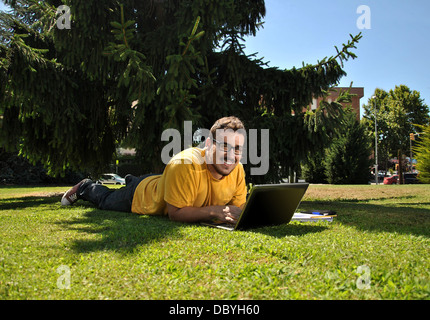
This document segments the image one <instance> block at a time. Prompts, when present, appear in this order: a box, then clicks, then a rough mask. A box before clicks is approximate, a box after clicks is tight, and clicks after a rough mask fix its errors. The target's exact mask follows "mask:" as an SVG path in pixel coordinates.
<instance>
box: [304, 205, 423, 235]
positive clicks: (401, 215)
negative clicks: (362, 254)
mask: <svg viewBox="0 0 430 320" xmlns="http://www.w3.org/2000/svg"><path fill="white" fill-rule="evenodd" d="M426 205H428V204H426V203H394V204H393V205H390V204H386V203H377V201H372V203H370V202H369V201H358V202H357V201H355V200H351V201H349V200H342V201H321V200H319V201H318V202H316V201H309V202H307V201H304V202H302V204H301V205H300V209H301V210H315V209H319V210H334V211H336V213H337V215H338V216H337V217H336V218H335V219H336V221H338V222H340V223H342V224H345V225H351V226H354V227H356V228H358V229H360V230H363V231H371V232H393V233H400V234H411V235H416V236H425V237H430V210H429V209H426V208H423V206H426ZM418 206H420V207H418Z"/></svg>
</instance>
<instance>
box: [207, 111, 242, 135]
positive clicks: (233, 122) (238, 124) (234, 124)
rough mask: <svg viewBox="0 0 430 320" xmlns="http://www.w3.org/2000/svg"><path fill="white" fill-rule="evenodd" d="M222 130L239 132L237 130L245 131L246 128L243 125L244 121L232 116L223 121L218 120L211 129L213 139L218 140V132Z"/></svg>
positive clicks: (222, 119)
mask: <svg viewBox="0 0 430 320" xmlns="http://www.w3.org/2000/svg"><path fill="white" fill-rule="evenodd" d="M220 129H224V130H227V129H230V130H233V131H237V130H240V129H242V130H245V126H244V125H243V123H242V121H241V120H240V119H239V118H238V117H235V116H230V117H224V118H221V119H218V120H217V121H216V122H215V123H214V125H213V126H212V128H211V135H212V137H214V138H216V131H217V130H220Z"/></svg>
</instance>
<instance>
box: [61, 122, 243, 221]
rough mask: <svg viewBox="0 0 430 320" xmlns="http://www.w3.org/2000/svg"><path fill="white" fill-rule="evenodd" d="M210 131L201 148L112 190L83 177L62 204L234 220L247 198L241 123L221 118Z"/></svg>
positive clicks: (190, 218) (181, 217) (179, 218)
mask: <svg viewBox="0 0 430 320" xmlns="http://www.w3.org/2000/svg"><path fill="white" fill-rule="evenodd" d="M210 133H211V136H210V137H209V138H207V139H206V142H205V148H204V149H200V148H189V149H186V150H184V151H182V152H181V153H179V154H177V155H176V156H174V157H173V158H172V159H171V160H170V161H169V163H168V164H167V166H166V168H165V169H164V172H163V174H161V175H145V176H142V177H134V176H131V175H128V176H126V186H125V187H123V188H121V189H116V190H115V189H109V188H108V187H106V186H103V185H100V184H96V183H95V182H94V181H92V180H90V179H84V180H82V181H81V182H80V183H78V184H77V185H75V186H74V187H73V188H71V189H70V190H68V191H67V192H66V193H65V194H64V195H63V198H62V199H61V204H62V205H72V204H73V203H74V202H76V201H77V200H78V199H83V200H87V201H90V202H92V203H94V204H95V205H97V206H98V208H99V209H103V210H114V211H126V212H133V213H138V214H148V215H155V214H158V215H166V214H167V215H168V216H169V218H170V219H171V220H174V221H181V222H204V221H214V220H216V221H220V222H224V223H231V224H235V223H236V221H237V219H238V217H239V215H240V212H241V208H242V207H243V206H244V204H245V202H246V184H245V172H244V170H243V166H242V164H241V163H240V162H239V161H240V158H241V156H242V149H243V144H244V142H245V136H244V126H243V124H242V122H241V121H240V120H239V119H238V118H236V117H225V118H221V119H219V120H217V121H216V122H215V124H214V125H213V126H212V128H211V130H210Z"/></svg>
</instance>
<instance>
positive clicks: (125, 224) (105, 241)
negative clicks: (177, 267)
mask: <svg viewBox="0 0 430 320" xmlns="http://www.w3.org/2000/svg"><path fill="white" fill-rule="evenodd" d="M57 224H58V225H60V226H61V227H62V228H67V229H69V230H73V231H77V232H79V233H81V234H82V236H81V237H80V238H79V239H75V240H74V241H73V244H72V246H71V248H72V249H73V250H74V251H76V252H79V253H84V252H93V251H120V252H124V253H127V252H133V250H134V249H135V248H136V247H138V246H141V245H144V244H145V243H151V242H154V241H158V240H160V239H163V238H166V237H172V236H174V235H175V234H177V231H178V229H179V228H181V226H182V224H180V223H175V222H172V221H170V220H168V219H167V218H165V217H160V216H144V215H137V214H133V213H127V212H117V211H106V210H99V209H95V208H94V209H93V210H90V211H87V212H85V213H84V214H83V215H80V216H79V217H77V218H73V219H67V220H63V221H58V222H57Z"/></svg>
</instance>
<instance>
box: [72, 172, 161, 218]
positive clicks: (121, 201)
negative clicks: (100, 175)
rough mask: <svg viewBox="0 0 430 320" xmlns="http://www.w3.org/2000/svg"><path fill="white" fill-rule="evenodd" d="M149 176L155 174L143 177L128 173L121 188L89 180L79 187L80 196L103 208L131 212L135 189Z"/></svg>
mask: <svg viewBox="0 0 430 320" xmlns="http://www.w3.org/2000/svg"><path fill="white" fill-rule="evenodd" d="M149 176H153V174H147V175H144V176H141V177H135V176H132V175H127V176H126V177H125V184H126V185H125V187H122V188H120V189H110V188H108V187H106V186H104V185H101V184H97V183H95V182H94V181H91V180H87V181H85V182H84V183H83V184H82V185H81V186H80V187H79V190H78V192H77V193H78V198H79V199H83V200H86V201H89V202H91V203H93V204H95V205H96V206H97V207H98V208H99V209H102V210H112V211H123V212H131V204H132V202H133V196H134V191H135V190H136V188H137V186H138V185H139V183H140V182H142V181H143V180H144V179H145V178H147V177H149Z"/></svg>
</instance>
